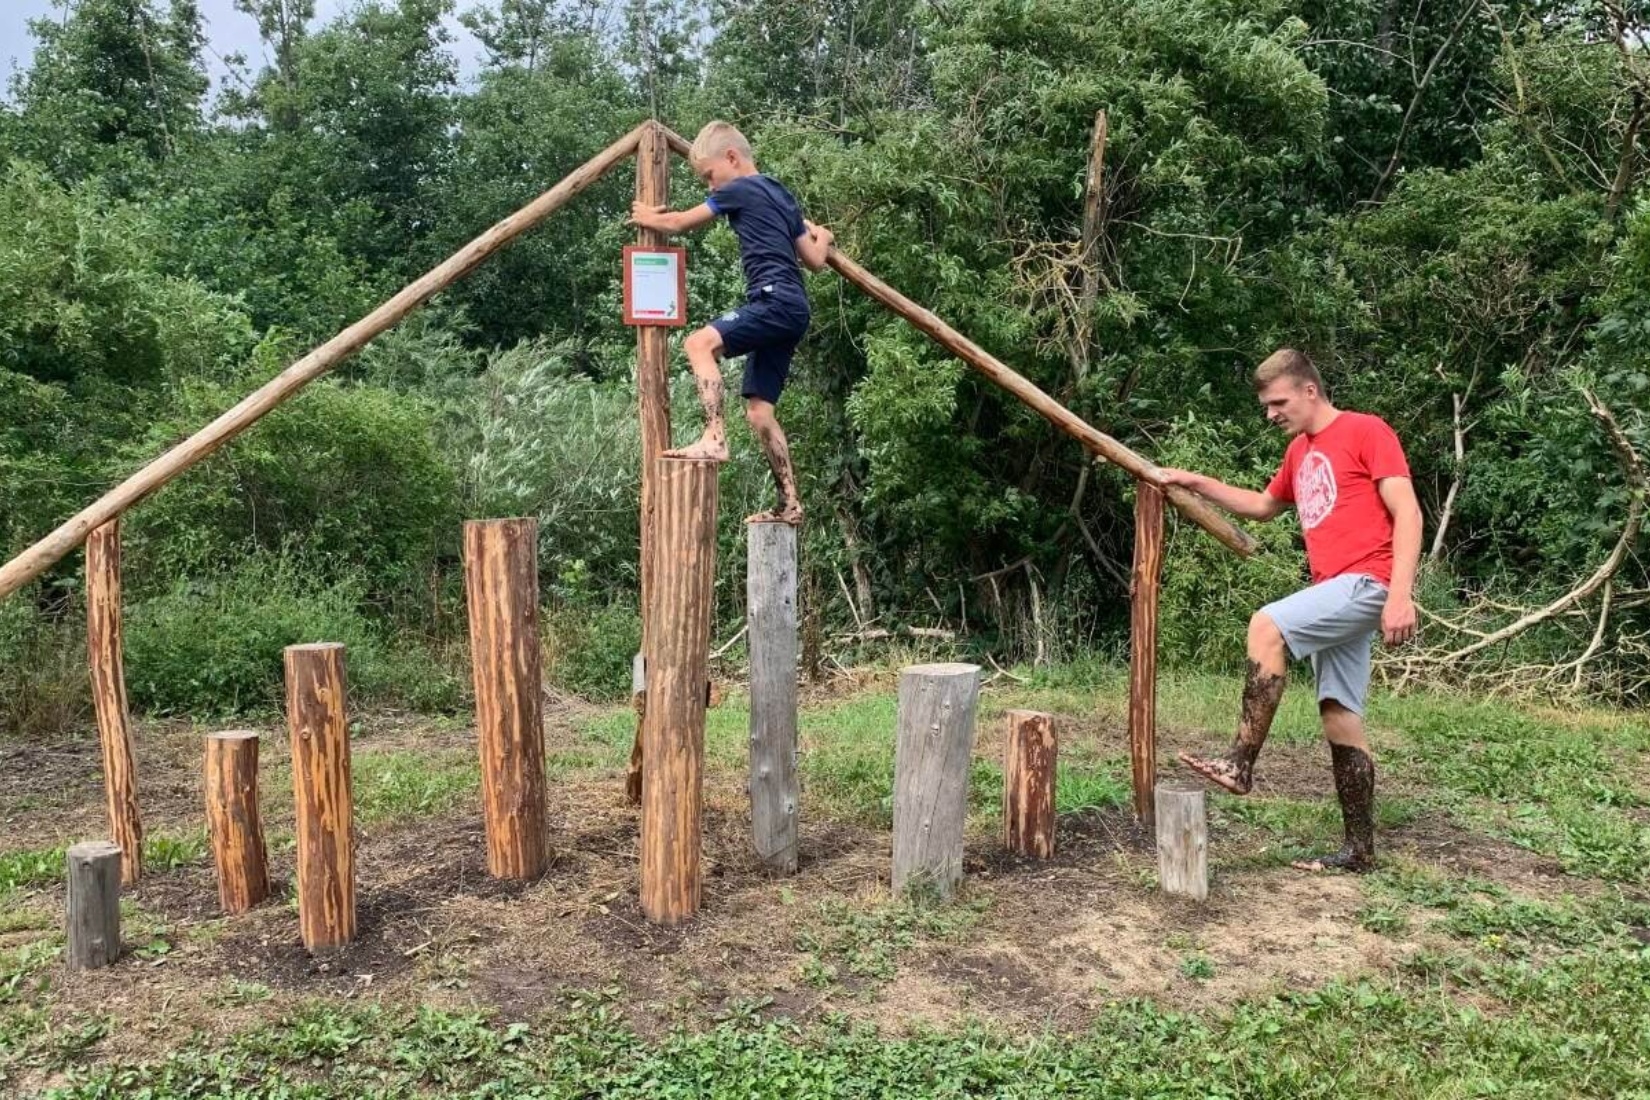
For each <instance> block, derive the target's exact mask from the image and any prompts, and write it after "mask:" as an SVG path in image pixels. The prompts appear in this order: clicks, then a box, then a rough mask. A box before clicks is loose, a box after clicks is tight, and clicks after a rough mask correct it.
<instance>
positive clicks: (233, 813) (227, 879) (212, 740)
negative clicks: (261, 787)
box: [206, 730, 269, 913]
mask: <svg viewBox="0 0 1650 1100" xmlns="http://www.w3.org/2000/svg"><path fill="white" fill-rule="evenodd" d="M206 826H207V834H208V835H209V836H210V837H211V840H212V862H213V863H214V864H215V865H216V866H217V869H218V905H219V906H220V907H221V908H222V909H223V911H224V912H225V913H244V912H246V911H247V910H248V909H251V908H252V907H253V906H254V905H257V904H258V903H259V902H261V901H263V900H264V899H265V898H267V897H268V896H269V859H268V855H267V854H266V852H265V850H264V826H263V821H262V819H261V818H260V816H259V814H258V735H257V734H256V733H253V732H252V731H251V730H230V731H228V732H225V733H209V734H207V735H206Z"/></svg>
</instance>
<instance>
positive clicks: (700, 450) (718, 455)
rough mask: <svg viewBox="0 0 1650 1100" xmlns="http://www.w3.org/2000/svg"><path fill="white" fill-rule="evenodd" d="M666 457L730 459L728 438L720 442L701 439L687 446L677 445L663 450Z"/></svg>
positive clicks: (712, 459)
mask: <svg viewBox="0 0 1650 1100" xmlns="http://www.w3.org/2000/svg"><path fill="white" fill-rule="evenodd" d="M662 457H664V458H696V459H707V458H708V459H710V460H711V461H712V462H726V461H727V460H728V444H727V441H726V440H723V441H722V442H720V443H718V442H717V441H716V440H714V439H701V440H700V441H699V442H697V443H694V444H690V445H689V446H686V447H676V448H673V449H671V450H668V451H665V452H663V456H662Z"/></svg>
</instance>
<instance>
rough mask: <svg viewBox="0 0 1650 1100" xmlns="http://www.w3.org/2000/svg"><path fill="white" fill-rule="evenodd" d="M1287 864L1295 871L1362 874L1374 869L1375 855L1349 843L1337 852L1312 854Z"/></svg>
mask: <svg viewBox="0 0 1650 1100" xmlns="http://www.w3.org/2000/svg"><path fill="white" fill-rule="evenodd" d="M1289 866H1291V867H1293V868H1295V870H1297V871H1312V872H1314V873H1317V872H1322V871H1348V872H1350V873H1352V874H1354V875H1361V874H1364V873H1365V872H1366V871H1373V870H1374V869H1375V857H1374V856H1373V855H1369V854H1366V853H1364V852H1360V851H1358V850H1356V849H1355V848H1353V847H1352V846H1351V845H1350V844H1348V845H1347V846H1346V847H1344V848H1342V849H1341V850H1340V851H1338V852H1334V853H1332V854H1330V855H1326V856H1313V857H1312V858H1311V859H1297V860H1295V861H1294V862H1292V863H1290V864H1289Z"/></svg>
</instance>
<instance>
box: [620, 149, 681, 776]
mask: <svg viewBox="0 0 1650 1100" xmlns="http://www.w3.org/2000/svg"><path fill="white" fill-rule="evenodd" d="M636 201H637V202H641V203H646V204H647V205H649V206H664V205H665V204H667V203H668V202H669V201H670V146H669V145H668V144H666V142H665V136H664V130H663V128H662V127H660V126H659V124H658V123H657V122H652V123H648V124H644V126H643V128H642V139H641V144H640V145H639V146H638V147H637V149H636ZM636 243H637V244H639V245H642V246H644V247H647V248H658V247H661V246H662V245H663V244H664V243H665V235H664V234H663V233H659V232H657V231H655V230H651V229H643V230H639V231H638V232H637V234H636ZM636 404H637V408H638V410H639V412H640V415H641V420H642V515H641V521H642V522H641V534H642V550H641V575H642V652H644V653H645V652H647V636H648V633H649V631H650V629H651V623H650V617H651V615H652V611H651V610H650V608H651V606H652V604H651V602H650V601H651V599H652V592H653V577H654V571H655V568H656V567H655V565H654V562H653V548H654V544H655V542H656V540H657V533H656V532H657V527H658V521H657V519H656V517H655V511H656V509H655V505H654V493H655V492H656V489H657V475H656V473H655V466H654V463H655V462H657V460H658V458H659V456H660V455H661V454H663V453H664V452H665V451H667V450H669V449H670V330H669V329H666V328H661V327H659V326H658V325H641V326H638V327H637V329H636ZM638 694H640V693H638ZM635 705H636V707H637V709H638V711H641V710H643V709H644V708H645V707H646V705H647V697H646V696H645V695H640V698H637V699H635ZM643 720H644V719H643V718H642V717H641V716H640V715H639V716H638V717H637V720H636V739H635V741H634V742H633V743H632V745H631V747H630V767H629V770H628V772H627V774H626V776H625V793H626V795H627V796H628V797H629V799H630V801H631V802H632V803H633V804H636V805H640V804H641V801H642V760H643V756H644V754H643V752H642V722H643Z"/></svg>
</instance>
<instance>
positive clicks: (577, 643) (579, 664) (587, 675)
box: [542, 603, 642, 701]
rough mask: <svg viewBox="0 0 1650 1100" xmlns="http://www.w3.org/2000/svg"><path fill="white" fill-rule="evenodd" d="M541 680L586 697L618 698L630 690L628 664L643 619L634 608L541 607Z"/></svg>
mask: <svg viewBox="0 0 1650 1100" xmlns="http://www.w3.org/2000/svg"><path fill="white" fill-rule="evenodd" d="M542 630H543V634H544V678H545V679H546V680H548V681H549V682H550V683H552V684H555V685H556V686H557V687H559V688H561V689H562V690H563V691H568V692H572V693H573V694H574V695H578V696H581V697H582V698H585V699H591V700H598V701H608V700H617V699H623V698H625V697H626V696H627V695H629V693H630V662H631V658H632V657H633V656H634V655H635V653H636V652H637V650H639V649H641V647H642V620H641V616H640V615H638V614H637V613H636V609H635V608H634V607H631V606H628V605H625V604H618V603H613V604H608V605H606V606H604V607H599V608H594V609H592V608H590V607H588V606H579V605H562V606H559V607H552V608H546V609H545V611H544V618H543V627H542Z"/></svg>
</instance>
